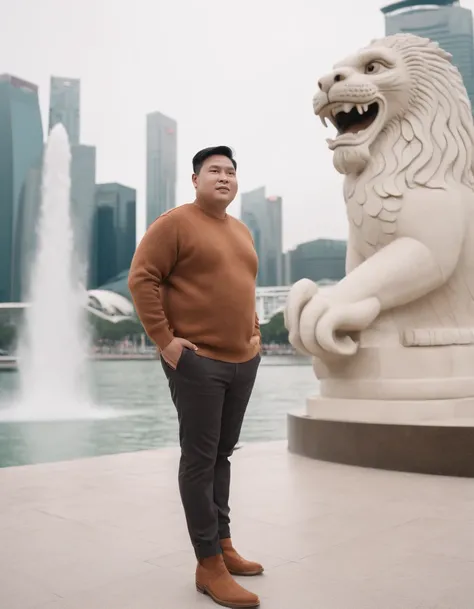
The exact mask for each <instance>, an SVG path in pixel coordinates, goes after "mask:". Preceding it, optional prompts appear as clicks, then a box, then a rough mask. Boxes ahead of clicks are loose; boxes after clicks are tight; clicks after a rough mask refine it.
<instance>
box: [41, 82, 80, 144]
mask: <svg viewBox="0 0 474 609" xmlns="http://www.w3.org/2000/svg"><path fill="white" fill-rule="evenodd" d="M80 104H81V82H80V80H78V79H76V78H59V77H58V76H52V77H51V94H50V103H49V130H50V131H51V129H52V128H53V127H54V125H56V124H57V123H62V124H63V125H64V127H65V128H66V131H67V134H68V136H69V142H70V144H71V146H77V145H78V144H79V142H80V134H81V122H80V121H81V113H80Z"/></svg>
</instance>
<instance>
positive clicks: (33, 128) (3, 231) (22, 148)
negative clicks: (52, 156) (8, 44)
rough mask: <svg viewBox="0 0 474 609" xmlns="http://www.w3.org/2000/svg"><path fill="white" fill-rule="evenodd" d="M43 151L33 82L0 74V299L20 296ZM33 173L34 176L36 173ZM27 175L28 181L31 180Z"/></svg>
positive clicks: (35, 216)
mask: <svg viewBox="0 0 474 609" xmlns="http://www.w3.org/2000/svg"><path fill="white" fill-rule="evenodd" d="M42 152H43V127H42V123H41V113H40V107H39V101H38V87H37V86H36V85H34V84H32V83H29V82H27V81H25V80H22V79H20V78H16V77H15V76H11V75H9V74H3V75H1V76H0V302H18V301H20V300H21V297H22V284H23V281H24V273H25V263H26V261H27V260H29V259H30V256H31V252H30V251H29V250H30V249H31V248H32V247H33V244H34V242H35V241H34V236H35V235H34V230H35V226H36V222H32V217H33V218H35V219H36V218H37V216H38V204H39V200H38V198H37V197H33V198H32V197H31V196H30V192H31V187H32V185H33V183H34V182H35V180H37V176H38V175H39V174H38V171H39V169H40V165H41V157H42ZM35 175H36V177H35ZM30 180H31V181H30Z"/></svg>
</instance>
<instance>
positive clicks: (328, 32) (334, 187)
mask: <svg viewBox="0 0 474 609" xmlns="http://www.w3.org/2000/svg"><path fill="white" fill-rule="evenodd" d="M386 4H387V2H382V1H380V0H366V2H364V6H363V8H362V7H361V6H360V5H357V4H354V3H352V2H350V1H349V0H339V1H338V2H334V3H330V4H329V5H327V7H325V8H327V12H326V13H325V16H324V18H321V14H320V9H318V7H317V6H313V5H312V4H309V3H307V2H306V1H305V0H295V2H294V3H293V4H292V11H291V12H288V11H286V10H284V8H283V7H282V6H281V7H280V6H275V4H274V3H270V2H269V1H267V0H262V2H261V3H259V5H258V6H255V3H251V2H250V0H243V1H242V2H241V3H239V6H238V7H234V9H233V10H232V11H230V10H229V11H228V12H225V14H226V15H228V16H229V19H230V20H229V22H228V29H227V30H226V31H225V32H224V31H222V30H221V29H219V27H218V24H219V23H220V17H219V15H220V14H221V9H220V8H219V6H220V5H219V3H217V2H215V1H214V0H209V2H208V3H207V4H206V6H205V7H201V8H198V7H197V6H196V5H193V3H191V2H189V1H188V0H179V2H177V3H176V4H173V5H172V4H165V3H164V2H158V3H157V4H156V5H154V6H153V7H147V9H146V10H143V11H136V10H134V9H130V10H128V9H127V10H125V9H120V8H119V7H117V5H116V3H113V2H112V0H98V1H97V2H94V3H92V2H91V3H90V5H89V4H88V3H87V1H86V2H85V4H84V3H83V2H81V3H79V2H78V1H77V0H71V2H70V4H68V7H67V8H66V7H65V6H64V4H63V3H61V2H59V0H47V2H44V3H42V5H41V6H38V4H35V3H32V2H31V0H18V2H17V3H16V4H15V5H14V8H13V7H12V10H11V15H9V26H8V28H6V27H3V29H2V25H0V32H1V33H2V36H1V37H0V50H3V51H4V52H3V53H2V54H0V57H4V59H3V60H1V59H0V71H8V72H12V73H14V74H18V75H19V76H21V77H24V78H26V79H28V80H30V81H32V82H34V83H36V84H38V85H39V87H40V89H39V94H40V105H41V109H42V113H43V125H45V126H46V125H47V124H48V123H47V121H48V111H49V87H48V83H49V81H50V78H51V74H60V75H63V74H66V75H70V76H72V77H75V78H78V79H80V80H81V83H82V91H81V96H82V97H81V105H82V112H81V114H82V117H81V132H82V141H83V142H85V143H87V144H90V145H93V146H94V147H96V148H97V181H98V182H114V181H119V182H122V183H125V184H129V185H131V186H133V187H134V188H136V189H137V234H138V237H141V234H143V230H144V228H145V225H146V217H145V213H146V208H145V200H146V149H145V145H144V133H145V125H146V122H145V121H146V115H147V114H149V113H150V112H154V111H160V112H162V113H163V114H165V115H169V116H173V117H174V118H175V119H176V120H177V123H178V125H179V133H180V139H179V155H178V167H177V199H176V200H177V204H178V205H179V204H182V203H185V202H188V201H190V200H192V198H193V195H194V192H193V188H192V184H191V172H192V169H191V158H192V156H193V154H194V153H195V152H196V151H197V150H198V149H200V148H202V147H205V146H207V145H214V144H216V143H222V142H224V143H228V144H230V145H231V146H232V147H233V148H234V149H235V150H236V157H237V160H238V162H239V183H240V192H241V193H242V192H247V191H250V190H253V189H254V188H257V187H258V186H259V184H266V186H267V192H268V193H269V194H274V193H278V195H280V196H282V198H283V200H284V202H285V205H284V212H283V213H284V235H283V242H284V243H283V249H284V250H288V249H291V248H293V247H295V246H296V245H297V244H298V243H301V242H306V241H309V240H313V239H316V238H324V237H327V238H336V239H337V238H345V237H346V233H347V221H346V214H345V206H344V202H343V198H342V177H341V176H340V175H338V174H337V172H336V171H335V170H334V168H333V166H332V155H331V153H330V151H328V149H327V145H326V142H325V139H326V137H328V136H332V133H331V129H328V130H325V129H324V128H323V127H322V126H321V125H320V123H319V121H318V120H317V119H316V117H314V115H313V113H312V109H311V99H312V95H313V94H314V92H315V89H316V87H317V85H316V83H317V79H318V78H319V77H320V76H321V75H322V74H324V73H325V72H326V71H328V70H329V69H331V66H332V64H333V63H334V62H335V61H338V60H339V59H341V58H343V57H344V56H345V55H346V54H348V53H351V52H353V51H354V50H356V49H357V48H359V47H361V46H364V45H365V44H367V43H368V42H369V41H370V40H371V39H373V38H374V37H378V36H383V35H384V29H385V28H384V16H383V15H382V13H381V12H380V9H381V8H382V7H383V6H385V5H386ZM86 5H87V6H86ZM461 5H462V6H463V7H464V8H467V9H472V8H474V0H463V1H462V2H461ZM213 7H214V8H213ZM86 8H87V10H86ZM270 8H271V10H272V27H271V28H268V27H267V23H268V20H267V17H268V10H269V9H270ZM214 9H215V10H214ZM25 11H28V13H29V14H30V17H31V19H30V21H29V22H28V23H25V22H24V19H23V15H24V13H25ZM183 14H186V15H187V19H186V20H184V22H183V19H182V15H183ZM341 14H344V15H345V17H346V18H345V19H344V20H343V21H344V23H342V22H341V19H340V15H341ZM71 16H73V18H74V23H75V28H74V29H73V30H72V31H71V30H70V28H69V27H68V25H69V24H70V21H71ZM158 17H159V19H158ZM30 22H31V24H32V25H31V26H30V25H29V23H30ZM38 22H41V23H42V25H43V27H42V29H41V30H38V28H36V27H34V25H35V24H37V23H38ZM355 22H357V23H358V25H357V28H354V27H353V26H352V24H353V23H355ZM178 25H179V27H178ZM18 32H21V36H19V35H18ZM211 32H212V34H213V35H212V36H209V37H207V34H210V33H211ZM232 32H234V34H235V35H236V42H235V44H233V45H230V46H229V44H228V40H229V39H230V37H231V34H232ZM237 34H238V35H237ZM85 39H86V40H87V41H88V44H87V45H84V44H83V41H84V40H85ZM125 39H126V40H127V44H126V45H124V44H123V40H125ZM178 40H179V44H178ZM243 40H245V44H244V43H243ZM22 41H24V43H23V42H22ZM262 43H264V44H263V46H262ZM11 48H15V49H16V52H15V53H14V54H12V53H9V52H8V51H9V50H11ZM31 48H34V49H35V52H34V53H33V54H32V53H31V51H30V49H31ZM131 48H133V52H131V51H130V49H131ZM198 56H199V57H201V58H204V61H194V60H195V58H196V57H198ZM157 57H159V59H160V60H159V62H157V61H156V58H157ZM2 62H3V63H2ZM132 82H133V86H131V83H132ZM230 212H231V213H232V214H233V215H235V216H237V217H239V216H240V195H239V196H238V197H237V199H236V202H235V203H233V204H232V206H231V208H230Z"/></svg>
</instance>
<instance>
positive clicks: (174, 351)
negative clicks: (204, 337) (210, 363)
mask: <svg viewBox="0 0 474 609" xmlns="http://www.w3.org/2000/svg"><path fill="white" fill-rule="evenodd" d="M183 349H190V350H191V351H197V347H196V345H193V343H191V342H189V340H186V339H185V338H173V340H172V341H171V342H170V344H169V345H168V346H167V347H166V348H165V349H163V351H162V352H161V356H162V358H163V359H164V360H165V362H166V363H167V364H168V366H171V368H173V370H176V367H177V366H178V362H179V359H180V357H181V355H182V354H183Z"/></svg>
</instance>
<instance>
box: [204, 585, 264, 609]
mask: <svg viewBox="0 0 474 609" xmlns="http://www.w3.org/2000/svg"><path fill="white" fill-rule="evenodd" d="M196 590H197V591H198V592H200V593H201V594H207V596H210V597H211V598H212V600H213V601H214V602H215V603H217V604H218V605H220V606H221V607H228V608H229V609H254V608H255V607H260V602H258V603H227V602H225V601H221V600H220V599H218V598H217V597H215V596H214V595H213V594H212V592H211V591H210V590H208V589H207V588H206V587H205V586H201V584H198V583H197V582H196Z"/></svg>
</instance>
